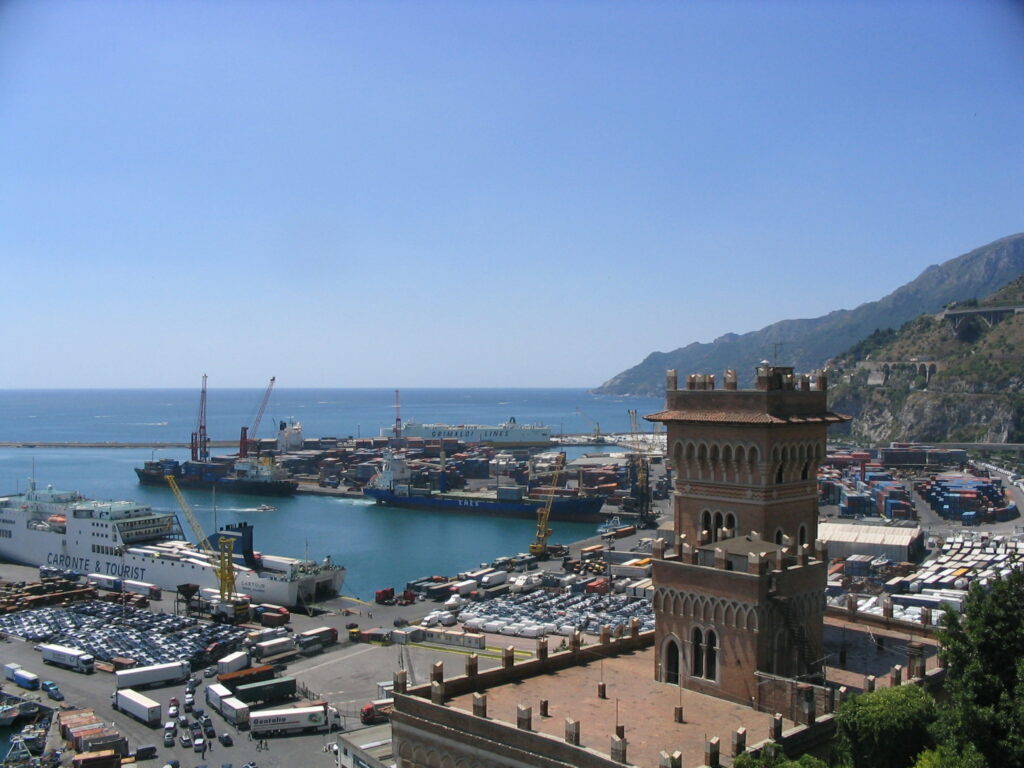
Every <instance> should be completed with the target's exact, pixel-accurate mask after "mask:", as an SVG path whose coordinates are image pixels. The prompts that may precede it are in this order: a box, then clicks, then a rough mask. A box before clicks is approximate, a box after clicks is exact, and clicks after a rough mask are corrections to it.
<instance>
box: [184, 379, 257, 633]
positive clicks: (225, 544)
mask: <svg viewBox="0 0 1024 768" xmlns="http://www.w3.org/2000/svg"><path fill="white" fill-rule="evenodd" d="M204 378H205V377H204ZM164 479H165V480H166V481H167V485H169V486H170V488H171V491H172V492H173V493H174V498H175V499H177V500H178V506H179V507H181V513H182V515H184V517H185V521H186V522H187V523H188V527H189V528H191V529H192V535H194V536H195V537H196V542H197V546H198V547H199V549H200V551H201V552H202V553H203V554H204V555H206V557H207V559H208V560H209V561H210V564H211V565H213V566H214V573H215V574H216V576H217V587H218V594H219V597H220V604H219V605H218V606H217V608H216V609H215V611H214V618H215V619H217V620H220V621H227V622H229V623H232V624H233V623H235V621H236V620H237V619H239V618H241V619H247V618H248V613H249V611H248V606H245V604H244V603H236V602H235V566H234V562H233V560H232V557H231V555H232V552H233V551H234V548H235V539H234V538H233V537H231V536H221V537H220V539H219V540H218V541H217V547H218V549H219V550H220V551H219V552H214V550H213V547H211V546H210V541H209V539H207V537H206V535H205V534H204V533H203V527H202V526H201V525H200V524H199V520H197V519H196V515H195V512H193V511H192V507H191V506H189V503H188V501H187V500H186V499H185V495H184V494H183V493H182V492H181V488H179V487H178V481H177V480H175V479H174V475H165V476H164ZM241 609H244V610H241Z"/></svg>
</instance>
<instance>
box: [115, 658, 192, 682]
mask: <svg viewBox="0 0 1024 768" xmlns="http://www.w3.org/2000/svg"><path fill="white" fill-rule="evenodd" d="M191 674H192V667H191V666H189V663H188V662H187V661H172V662H169V663H167V664H153V665H151V666H148V667H135V668H134V669H119V670H117V671H116V672H115V673H114V676H115V677H116V678H117V687H118V688H141V687H143V686H147V685H148V686H157V685H166V684H168V683H180V682H182V681H184V680H188V678H189V676H190V675H191Z"/></svg>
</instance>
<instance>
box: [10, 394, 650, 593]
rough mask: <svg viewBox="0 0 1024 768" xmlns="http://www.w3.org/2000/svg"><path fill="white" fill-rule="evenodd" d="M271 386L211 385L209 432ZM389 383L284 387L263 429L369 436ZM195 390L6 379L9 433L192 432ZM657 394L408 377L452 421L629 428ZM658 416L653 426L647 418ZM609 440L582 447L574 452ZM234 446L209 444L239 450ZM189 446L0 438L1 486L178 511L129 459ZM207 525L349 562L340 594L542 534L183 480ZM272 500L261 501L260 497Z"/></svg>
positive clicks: (414, 415)
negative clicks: (31, 485)
mask: <svg viewBox="0 0 1024 768" xmlns="http://www.w3.org/2000/svg"><path fill="white" fill-rule="evenodd" d="M263 395H264V392H263V390H257V389H210V390H209V393H208V400H207V425H208V426H207V431H208V434H209V435H210V437H211V439H213V440H237V439H238V435H239V432H240V428H241V426H242V425H251V424H252V422H253V419H254V418H255V416H256V413H257V411H258V409H259V404H260V402H261V401H262V399H263ZM395 401H396V398H395V390H393V389H285V388H282V389H275V390H274V391H273V393H272V395H271V398H270V401H269V403H268V405H267V408H266V411H265V414H264V416H263V419H262V422H261V426H260V429H259V433H258V435H257V436H258V437H272V436H273V435H274V434H276V428H277V426H278V424H279V423H280V422H289V421H292V420H295V421H298V422H300V423H301V424H302V427H303V434H304V435H305V437H307V438H308V437H326V436H332V437H339V438H344V437H349V436H351V437H371V436H377V435H379V434H381V430H382V429H385V430H386V429H388V428H390V427H392V426H393V424H394V420H395V410H396V408H395ZM198 407H199V393H198V388H197V389H196V390H185V389H147V390H140V389H133V390H106V389H83V390H4V391H0V443H5V442H17V443H33V442H37V443H42V442H89V443H187V442H188V440H189V436H190V434H191V433H192V432H193V431H194V430H195V425H196V419H197V415H198ZM662 407H663V402H662V400H661V399H655V398H632V397H628V398H627V397H609V396H602V395H595V394H592V393H590V392H588V391H587V390H583V389H403V390H402V391H401V417H402V419H403V421H409V420H414V421H418V422H424V423H429V422H436V423H445V424H487V425H493V424H499V423H502V422H504V421H507V420H508V419H509V418H511V417H514V418H515V419H516V421H517V422H518V423H520V424H546V425H548V426H550V427H551V429H552V431H553V433H554V434H590V433H592V432H593V431H594V429H595V428H599V429H600V431H601V432H602V433H604V434H609V433H613V432H620V433H622V432H628V431H629V430H630V419H629V410H630V409H635V410H637V411H638V412H639V414H640V415H641V416H643V415H644V414H648V413H653V412H655V411H659V410H661V409H662ZM641 424H642V425H646V428H647V429H650V428H651V426H652V425H650V424H649V423H648V422H644V421H642V420H641ZM608 450H616V449H615V448H614V447H596V446H594V447H574V448H572V449H569V451H568V453H569V458H576V457H577V456H579V455H581V454H583V453H587V452H591V453H593V452H601V451H608ZM231 451H232V449H227V448H225V449H214V451H213V452H214V453H215V454H216V453H225V454H226V453H230V452H231ZM162 456H167V457H171V458H177V459H187V458H188V451H187V450H185V449H167V448H162V449H149V448H147V449H132V448H115V447H103V448H41V447H0V493H14V492H17V491H23V490H24V489H25V486H26V483H27V480H28V478H30V477H34V478H35V479H36V482H37V484H38V485H39V486H43V487H45V486H46V485H52V486H53V487H54V488H58V489H61V490H75V491H79V492H81V493H82V494H84V495H85V496H87V497H89V498H95V499H133V500H137V501H142V502H145V503H147V504H150V505H151V506H153V507H154V508H155V509H158V510H162V511H175V512H177V511H178V507H177V504H176V503H175V500H174V497H173V495H172V494H171V492H170V490H169V489H164V488H159V487H152V486H142V485H139V483H138V480H137V478H136V476H135V473H134V472H133V471H132V469H133V467H137V466H141V464H142V462H143V461H145V460H147V459H152V458H156V457H162ZM186 496H187V498H188V500H189V504H190V505H191V506H192V508H193V510H194V511H195V513H196V517H197V518H198V519H199V521H200V523H201V524H202V525H203V527H204V530H205V531H207V532H208V533H209V532H213V531H214V530H216V528H217V527H218V526H221V525H224V524H226V523H232V522H239V521H247V522H249V523H252V524H253V525H254V526H255V534H254V535H255V545H256V548H257V549H258V550H263V551H265V552H267V553H270V554H278V555H289V556H292V557H308V558H310V559H315V560H322V559H323V558H324V557H325V556H328V555H329V556H330V557H331V559H332V560H333V561H334V562H335V563H337V564H341V565H344V566H346V568H347V571H348V573H347V576H346V581H345V586H344V589H343V591H344V593H345V594H349V595H353V596H355V597H359V598H361V599H369V598H372V596H373V593H374V591H375V590H377V589H382V588H385V587H389V586H393V587H397V588H402V587H404V585H405V583H406V582H408V581H412V580H414V579H417V578H421V577H424V576H432V575H446V576H447V575H454V574H455V573H458V572H459V571H463V570H467V569H469V568H471V567H475V566H477V565H479V564H480V563H484V562H490V561H491V560H493V559H494V558H496V557H498V556H501V555H510V554H516V553H517V552H523V551H526V548H527V546H528V545H529V543H530V541H532V540H533V537H534V534H535V524H534V522H532V521H530V520H511V519H505V518H496V517H472V516H470V515H465V514H453V513H449V512H443V511H422V510H403V509H397V508H390V507H381V506H377V505H376V504H374V503H372V502H368V501H364V500H362V499H336V498H324V497H315V496H295V497H292V498H287V499H267V498H265V497H257V496H239V495H227V494H220V495H218V497H217V498H216V502H215V503H214V500H213V498H212V494H210V493H209V492H203V491H187V492H186ZM265 503H269V504H272V505H273V506H274V507H275V509H274V510H273V511H259V510H258V509H257V508H258V507H259V506H260V505H261V504H265ZM552 528H554V534H553V536H552V541H557V542H561V543H569V542H572V541H578V540H580V539H583V538H587V537H589V536H592V535H593V534H594V533H595V526H593V525H592V524H583V523H565V522H555V523H553V524H552Z"/></svg>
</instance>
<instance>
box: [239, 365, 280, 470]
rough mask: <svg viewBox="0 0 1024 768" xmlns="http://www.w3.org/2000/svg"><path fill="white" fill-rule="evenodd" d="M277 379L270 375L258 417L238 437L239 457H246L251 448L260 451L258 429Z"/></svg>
mask: <svg viewBox="0 0 1024 768" xmlns="http://www.w3.org/2000/svg"><path fill="white" fill-rule="evenodd" d="M276 379H277V377H276V376H271V377H270V383H269V384H267V391H266V392H264V393H263V400H261V401H260V407H259V410H258V411H256V418H255V419H253V420H252V426H251V427H242V435H241V437H239V439H238V458H240V459H244V458H245V457H246V456H248V455H249V448H256V449H257V453H258V452H259V451H258V449H259V443H257V442H256V430H257V429H259V428H260V422H261V421H263V412H264V411H265V410H267V403H269V402H270V393H271V392H272V391H273V389H274V381H276Z"/></svg>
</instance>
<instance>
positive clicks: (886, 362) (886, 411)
mask: <svg viewBox="0 0 1024 768" xmlns="http://www.w3.org/2000/svg"><path fill="white" fill-rule="evenodd" d="M1007 305H1018V306H1021V305H1024V275H1021V276H1018V277H1017V278H1016V279H1014V280H1013V281H1011V282H1010V283H1009V284H1008V285H1006V286H1005V287H1004V288H1002V289H1001V290H999V291H997V292H996V293H994V294H993V295H992V296H990V297H988V298H987V299H985V300H983V301H980V302H978V301H967V302H959V303H957V305H956V306H954V307H952V308H951V309H952V310H965V309H973V308H976V309H978V310H984V309H986V308H993V307H1005V306H1007ZM952 319H954V318H953V317H947V318H942V317H937V316H935V315H921V316H920V317H917V318H915V319H914V320H911V321H910V322H909V323H906V324H905V325H904V326H903V327H902V328H900V329H899V330H898V331H893V330H891V329H886V330H884V331H877V332H875V333H873V334H871V336H869V337H868V338H867V339H864V340H863V341H861V342H859V343H858V344H856V345H854V346H853V347H851V348H850V349H849V350H848V351H847V352H845V353H844V354H842V355H841V356H839V358H838V359H836V360H835V362H834V365H835V368H836V369H837V373H838V375H835V374H834V375H833V376H832V377H831V378H832V380H833V381H834V382H835V384H834V386H833V387H832V389H831V390H830V391H829V397H830V401H831V407H832V408H833V409H835V410H838V411H841V412H842V413H847V414H850V415H851V416H853V417H854V418H853V421H852V422H851V423H850V425H849V430H850V431H851V433H852V435H853V436H854V438H856V439H857V440H858V441H861V442H864V441H867V442H879V443H884V442H887V441H890V440H899V441H907V442H927V443H941V442H992V443H1003V442H1011V443H1012V442H1022V441H1024V314H1013V313H1010V312H1007V313H1005V314H995V315H988V316H986V315H973V316H971V315H960V316H956V317H955V319H956V320H957V322H956V323H955V324H954V323H953V322H951V320H952Z"/></svg>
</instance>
